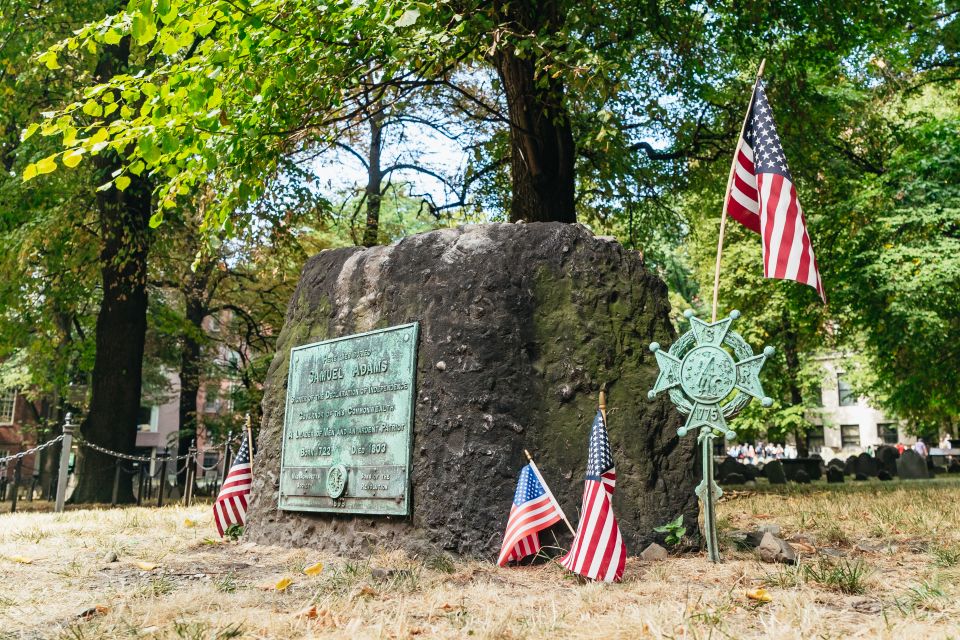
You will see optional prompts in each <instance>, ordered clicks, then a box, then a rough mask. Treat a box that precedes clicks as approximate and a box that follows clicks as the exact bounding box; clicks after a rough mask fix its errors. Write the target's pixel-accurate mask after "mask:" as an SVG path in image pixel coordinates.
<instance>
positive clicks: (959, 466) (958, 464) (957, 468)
mask: <svg viewBox="0 0 960 640" xmlns="http://www.w3.org/2000/svg"><path fill="white" fill-rule="evenodd" d="M947 472H949V473H960V460H957V459H956V458H954V459H953V460H951V461H950V466H948V467H947Z"/></svg>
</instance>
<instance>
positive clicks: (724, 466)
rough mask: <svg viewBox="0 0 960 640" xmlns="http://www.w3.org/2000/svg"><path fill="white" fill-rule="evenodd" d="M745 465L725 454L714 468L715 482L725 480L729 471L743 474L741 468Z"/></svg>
mask: <svg viewBox="0 0 960 640" xmlns="http://www.w3.org/2000/svg"><path fill="white" fill-rule="evenodd" d="M745 466H746V465H743V464H740V463H739V462H737V460H736V458H732V457H730V456H725V457H724V458H723V461H722V462H721V463H720V464H718V465H717V466H716V467H715V468H714V473H715V474H716V476H715V477H716V479H717V482H719V483H721V484H722V483H724V482H726V481H727V476H728V475H729V474H731V473H736V474H738V475H740V476H743V474H744V471H743V468H744V467H745Z"/></svg>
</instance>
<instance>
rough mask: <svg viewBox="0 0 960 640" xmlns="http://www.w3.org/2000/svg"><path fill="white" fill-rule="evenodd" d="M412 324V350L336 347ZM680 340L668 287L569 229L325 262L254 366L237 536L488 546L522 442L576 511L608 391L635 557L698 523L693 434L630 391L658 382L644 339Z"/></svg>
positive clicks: (474, 550)
mask: <svg viewBox="0 0 960 640" xmlns="http://www.w3.org/2000/svg"><path fill="white" fill-rule="evenodd" d="M413 323H417V324H418V326H419V331H418V333H417V334H416V335H415V336H411V340H410V341H406V342H404V341H403V340H402V332H401V331H400V329H397V330H396V331H395V332H394V334H393V335H400V336H401V340H400V342H399V345H400V346H403V347H404V348H410V345H411V344H413V342H414V341H415V347H414V351H413V352H409V351H407V352H404V353H402V354H401V353H400V352H396V353H394V351H392V348H393V347H392V346H390V344H391V342H390V340H385V341H381V340H379V339H372V340H371V341H369V342H367V343H361V342H362V341H355V340H351V339H345V338H347V337H348V336H357V335H361V334H367V333H369V332H373V331H377V330H380V329H388V328H398V327H402V326H405V325H411V324H413ZM397 332H399V333H397ZM338 339H344V340H341V341H340V342H335V343H329V342H328V341H331V340H338ZM674 339H675V333H674V331H673V329H672V326H671V323H670V305H669V303H668V301H667V289H666V285H665V284H664V283H663V281H661V280H660V279H659V278H657V277H656V275H654V274H653V273H651V272H649V271H648V270H647V269H646V268H645V267H644V265H643V260H642V258H641V256H640V255H639V254H638V253H636V252H633V251H628V250H626V249H625V248H624V247H622V246H621V245H620V244H618V243H617V242H615V241H612V240H609V239H605V238H599V237H595V236H593V234H592V233H591V232H590V231H589V230H587V229H586V227H583V226H581V225H567V224H558V223H532V224H490V225H467V226H465V227H461V228H457V229H443V230H439V231H434V232H430V233H425V234H420V235H416V236H411V237H408V238H404V239H402V240H400V241H399V242H397V243H396V244H394V245H391V246H381V247H373V248H360V247H349V248H340V249H332V250H328V251H323V252H321V253H320V254H318V255H317V256H315V257H313V258H312V259H311V260H310V261H309V262H307V264H306V265H305V267H304V269H303V273H302V274H301V278H300V282H299V284H298V286H297V289H296V292H295V294H294V295H293V297H292V299H291V301H290V305H289V307H288V309H287V315H286V319H285V322H284V326H283V329H282V331H281V332H280V334H279V337H278V344H277V352H276V355H275V357H274V360H273V362H272V364H271V366H270V370H269V372H268V374H267V379H266V384H265V388H264V398H263V421H262V425H261V430H260V435H259V440H258V445H259V447H258V453H257V456H256V459H255V461H254V465H253V468H254V481H253V490H252V499H251V503H250V507H249V510H248V515H247V523H246V532H245V534H244V537H245V538H248V539H249V540H250V541H252V542H257V543H264V544H284V545H290V544H294V545H297V546H310V547H312V548H315V549H319V550H326V551H331V552H336V553H341V554H344V555H354V556H356V555H361V554H364V553H367V552H369V550H370V549H373V548H403V549H406V550H408V551H410V552H414V553H421V552H422V553H433V552H436V551H438V550H446V551H448V552H451V553H455V554H464V555H474V556H477V555H485V554H490V553H492V552H494V551H495V550H497V549H498V548H499V545H500V541H501V536H502V534H503V531H504V526H505V523H506V520H507V516H508V514H509V511H510V504H511V500H512V498H513V494H514V489H515V486H516V478H517V473H518V471H519V469H520V468H521V467H522V466H523V465H524V464H525V463H526V458H525V456H524V453H523V450H524V449H529V450H530V451H531V452H532V453H533V454H534V455H535V457H536V459H537V463H538V465H539V467H540V470H541V472H542V473H543V476H544V479H545V480H546V481H547V483H548V484H549V486H550V489H551V490H552V491H553V493H554V495H555V496H556V497H557V499H558V500H559V502H560V503H561V505H562V507H563V509H564V510H565V511H566V512H567V513H568V514H575V513H577V509H578V507H579V506H580V503H581V498H582V493H583V473H584V470H585V467H586V458H587V447H586V446H585V443H586V442H587V439H588V434H589V429H590V421H591V418H592V416H593V415H594V413H595V412H596V409H597V404H596V403H597V392H598V390H599V388H600V386H601V385H603V384H605V383H606V384H608V388H607V402H608V406H609V407H610V416H609V417H610V421H609V425H608V430H609V437H610V443H611V446H612V448H613V450H614V457H615V458H616V464H617V473H618V478H617V485H618V486H617V491H616V493H615V494H614V497H613V501H614V509H615V511H616V514H617V519H618V521H619V524H620V530H621V532H622V534H623V537H624V542H625V544H626V545H627V546H628V548H629V549H632V550H634V552H636V551H637V550H640V549H643V548H644V546H645V545H646V544H647V543H649V542H651V541H653V539H654V533H653V528H654V527H656V526H659V525H661V524H663V523H664V522H667V521H669V520H672V519H674V518H676V517H677V516H678V515H680V514H683V515H684V521H685V522H696V521H697V500H696V496H695V494H694V493H693V489H694V487H695V486H696V484H697V477H696V471H695V465H694V463H695V448H696V443H694V442H693V441H691V440H690V439H678V437H677V428H678V427H679V426H680V425H681V424H682V422H681V419H682V417H681V416H679V415H678V414H677V413H676V412H675V411H674V410H673V408H672V407H671V406H670V403H669V402H668V401H667V400H666V399H663V400H658V401H655V402H650V401H649V400H648V399H647V398H646V397H644V394H643V393H642V392H641V391H642V390H643V389H646V388H649V387H650V386H651V385H652V384H653V382H654V380H655V379H656V377H657V374H658V371H657V365H656V363H655V358H654V357H653V356H652V354H650V353H649V352H648V351H647V349H646V346H647V345H648V344H649V343H650V342H651V341H653V340H656V341H659V342H661V343H662V344H670V343H671V342H672V341H673V340H674ZM325 342H327V343H328V346H326V347H318V348H305V349H297V348H298V347H305V346H306V345H315V344H317V343H325ZM338 344H340V345H341V346H342V349H341V347H338V346H336V345H338ZM347 345H355V346H351V347H349V348H347ZM367 352H369V353H367ZM291 353H293V355H294V359H293V360H292V359H291ZM298 354H299V355H300V356H301V357H305V356H306V355H308V354H312V355H313V356H314V358H313V360H312V363H313V364H311V360H310V358H308V357H307V358H304V359H302V360H301V361H300V362H296V356H297V355H298ZM401 356H402V357H401ZM414 356H415V360H413V359H412V358H413V357H414ZM341 358H342V359H341ZM382 362H387V364H386V367H385V368H384V366H383V364H381V363H382ZM407 364H411V365H412V366H413V367H414V369H413V371H412V375H411V371H410V370H409V369H406V368H400V369H398V367H401V365H402V367H406V366H407ZM314 365H316V366H314ZM321 365H322V366H321ZM395 365H396V366H395ZM341 369H342V376H341V371H340V370H341ZM311 376H312V377H311ZM291 380H293V386H291V387H290V388H288V385H289V384H290V381H291ZM404 384H406V385H407V387H406V388H403V389H401V388H399V387H400V386H403V385H404ZM398 385H399V386H398ZM314 389H315V390H314ZM381 392H382V393H381ZM403 394H407V395H406V396H403ZM335 396H336V397H335ZM298 399H302V400H299V401H297V402H295V403H294V401H295V400H298ZM408 400H409V403H410V404H411V405H412V413H410V409H411V406H410V405H408V404H407V401H408ZM351 411H352V413H351ZM301 414H302V415H301ZM404 447H409V450H408V451H409V453H407V452H406V451H405V449H404ZM335 449H336V454H335V453H334V451H335ZM328 454H329V455H328ZM284 456H286V457H284ZM282 457H283V463H284V464H281V458H282ZM305 461H312V462H310V463H309V464H305V463H304V462H305ZM314 463H315V464H314ZM405 475H406V477H405V478H404V476H405ZM387 476H389V478H388V477H387ZM404 487H406V489H405V490H404ZM281 494H282V495H281ZM300 494H303V495H300ZM337 496H339V497H337ZM305 500H306V502H305ZM278 504H279V505H280V506H281V507H282V508H281V509H278ZM310 505H313V506H315V507H317V506H318V507H320V508H322V509H329V510H323V511H307V510H304V509H305V508H306V507H309V506H310ZM361 510H363V511H364V512H363V513H358V512H351V511H361ZM557 535H558V538H560V540H561V543H563V541H564V536H568V535H569V534H567V533H565V532H564V531H562V528H561V530H558V532H557ZM568 539H569V538H567V540H568Z"/></svg>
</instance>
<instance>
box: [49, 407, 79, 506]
mask: <svg viewBox="0 0 960 640" xmlns="http://www.w3.org/2000/svg"><path fill="white" fill-rule="evenodd" d="M74 427H75V425H74V424H73V414H72V413H68V414H67V415H66V418H65V420H64V422H63V442H61V443H60V468H59V469H58V470H57V502H56V504H55V505H54V507H53V510H54V512H55V513H60V512H62V511H63V503H64V502H66V498H67V472H68V471H69V470H70V469H69V467H70V449H71V448H72V447H73V429H74Z"/></svg>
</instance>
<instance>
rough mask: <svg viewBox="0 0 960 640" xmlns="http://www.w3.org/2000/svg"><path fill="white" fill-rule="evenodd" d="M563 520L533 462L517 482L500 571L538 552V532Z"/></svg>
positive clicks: (558, 506) (505, 535)
mask: <svg viewBox="0 0 960 640" xmlns="http://www.w3.org/2000/svg"><path fill="white" fill-rule="evenodd" d="M562 518H563V512H562V511H561V510H560V505H559V504H558V503H557V501H556V499H555V498H554V497H553V494H552V493H551V492H550V489H549V487H547V486H546V483H544V482H543V481H542V479H541V478H540V474H539V473H537V472H536V469H535V467H534V464H533V462H530V463H529V464H527V465H525V466H524V467H523V469H521V470H520V477H519V478H518V479H517V489H516V491H515V492H514V496H513V506H512V507H510V516H509V518H507V530H506V531H505V532H504V534H503V544H502V545H501V547H500V556H499V557H498V558H497V564H498V565H500V566H501V567H502V566H505V565H506V564H507V563H508V562H511V561H515V560H521V559H523V558H525V557H527V556H529V555H531V554H534V553H537V552H538V551H540V534H539V532H540V531H542V530H544V529H546V528H547V527H549V526H552V525H554V524H556V523H557V522H559V521H560V520H561V519H562Z"/></svg>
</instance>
